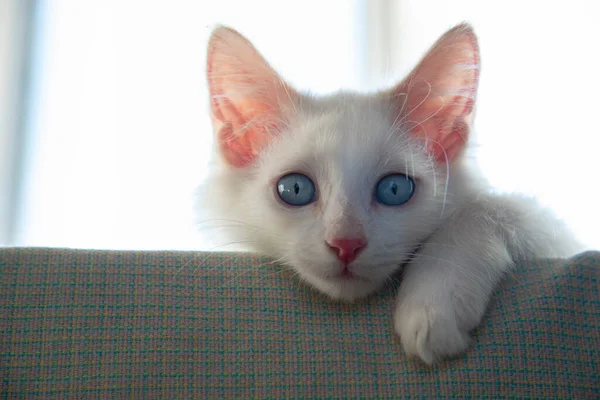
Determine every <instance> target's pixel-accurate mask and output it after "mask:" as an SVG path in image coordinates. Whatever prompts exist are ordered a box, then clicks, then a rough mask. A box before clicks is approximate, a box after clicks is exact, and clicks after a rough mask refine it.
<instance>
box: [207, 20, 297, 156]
mask: <svg viewBox="0 0 600 400" xmlns="http://www.w3.org/2000/svg"><path fill="white" fill-rule="evenodd" d="M207 78H208V86H209V91H210V102H211V114H212V120H213V128H214V130H215V134H216V137H217V140H218V144H219V149H220V152H221V154H222V156H223V157H224V159H225V160H226V161H227V163H229V164H230V165H232V166H234V167H244V166H247V165H249V164H250V163H252V162H253V161H254V160H255V159H256V157H257V156H258V155H259V154H260V151H261V150H262V149H263V148H264V147H265V146H266V145H267V144H268V143H269V141H270V140H271V139H272V138H273V137H274V136H275V135H276V134H277V133H278V132H279V131H280V130H281V128H282V126H284V125H285V124H286V121H285V117H286V110H287V109H289V108H293V103H294V102H296V101H297V94H296V92H295V91H294V90H293V89H292V88H291V87H289V86H288V85H287V84H286V83H285V82H284V81H283V80H282V78H281V77H280V76H279V75H278V74H277V73H276V72H275V71H274V70H273V68H271V66H269V64H268V63H267V62H266V61H265V59H264V58H263V57H262V56H261V55H260V54H259V53H258V51H257V50H256V49H255V48H254V46H252V44H251V43H250V42H249V41H248V40H247V39H246V38H245V37H244V36H242V35H241V34H239V33H238V32H236V31H235V30H233V29H231V28H227V27H218V28H216V29H215V30H214V31H213V33H212V35H211V38H210V40H209V43H208V55H207Z"/></svg>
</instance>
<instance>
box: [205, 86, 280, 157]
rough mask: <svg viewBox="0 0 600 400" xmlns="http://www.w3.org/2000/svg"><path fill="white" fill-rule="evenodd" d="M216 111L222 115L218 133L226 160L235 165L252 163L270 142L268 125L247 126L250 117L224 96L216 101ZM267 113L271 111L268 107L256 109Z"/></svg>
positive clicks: (220, 146)
mask: <svg viewBox="0 0 600 400" xmlns="http://www.w3.org/2000/svg"><path fill="white" fill-rule="evenodd" d="M215 103H216V104H215V105H214V106H215V107H216V108H217V110H215V113H218V114H219V115H220V118H221V121H222V125H221V128H220V130H219V132H218V134H217V138H218V141H219V148H220V149H221V153H222V154H223V156H224V157H225V160H226V161H227V162H228V163H229V164H231V165H232V166H234V167H245V166H247V165H248V164H250V163H252V161H254V159H255V158H256V157H257V156H258V155H259V154H260V150H262V149H263V148H264V147H265V146H266V145H267V144H268V142H269V140H270V137H269V135H268V131H269V129H268V127H267V126H265V125H264V124H263V125H262V126H257V127H254V128H251V127H249V126H245V125H247V124H248V123H250V122H248V119H247V118H244V116H243V114H242V113H241V112H239V111H238V110H237V109H236V108H235V107H234V106H233V104H232V103H231V102H230V101H229V100H227V99H226V98H223V99H221V100H219V101H215ZM253 111H254V112H260V113H262V114H267V113H269V112H270V111H269V110H268V109H267V108H266V106H265V109H264V111H256V109H254V110H253Z"/></svg>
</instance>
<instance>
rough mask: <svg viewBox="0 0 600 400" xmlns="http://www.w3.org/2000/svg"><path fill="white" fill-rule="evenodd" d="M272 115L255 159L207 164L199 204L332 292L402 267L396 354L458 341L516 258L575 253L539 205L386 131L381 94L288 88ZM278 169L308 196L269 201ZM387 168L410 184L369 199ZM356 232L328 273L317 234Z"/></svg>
mask: <svg viewBox="0 0 600 400" xmlns="http://www.w3.org/2000/svg"><path fill="white" fill-rule="evenodd" d="M282 112H284V113H285V114H286V118H285V120H286V121H287V122H286V125H285V128H284V129H283V131H282V132H281V133H280V134H279V135H277V137H276V138H275V139H274V140H273V141H272V142H271V143H270V144H269V146H268V147H267V148H266V149H264V150H263V151H262V152H261V155H260V157H259V158H258V160H257V161H256V162H255V163H253V164H252V165H250V166H248V167H245V168H234V167H231V166H229V165H228V164H227V163H226V162H223V161H219V162H218V163H217V165H216V168H215V171H214V172H213V173H212V174H211V175H210V176H209V178H208V179H207V180H206V182H205V183H204V185H203V188H202V196H201V198H202V200H203V201H202V208H203V210H204V211H205V212H207V213H209V214H210V215H211V218H213V219H214V221H217V222H218V223H219V225H220V226H222V227H223V228H224V230H225V231H226V237H227V242H233V243H242V244H244V245H246V246H247V247H248V249H250V250H253V251H256V252H259V253H261V254H263V255H266V256H268V257H271V258H273V259H276V260H279V262H281V263H282V264H285V265H288V266H291V267H292V268H294V270H295V271H296V272H297V273H298V275H299V276H300V277H301V279H303V280H304V281H306V282H308V283H309V284H311V285H312V286H314V287H315V288H317V289H318V290H320V291H321V292H323V293H325V294H326V295H328V296H329V297H331V298H333V299H339V300H344V301H353V300H355V299H357V298H361V297H364V296H367V295H369V294H370V293H373V292H374V291H376V290H377V289H378V288H380V287H381V286H382V285H383V284H384V283H385V282H386V281H387V280H389V279H390V277H391V276H392V274H394V273H395V272H396V271H398V270H399V268H400V267H401V266H402V265H403V264H405V263H406V264H405V266H404V274H403V279H402V283H401V286H400V289H399V295H398V304H397V308H396V311H395V316H394V326H395V329H396V332H397V333H398V334H400V336H401V338H402V343H403V345H404V348H405V351H406V352H407V353H408V354H410V355H415V356H418V357H420V358H421V359H422V360H423V361H424V362H426V363H432V362H434V361H436V360H438V359H440V358H442V357H444V356H451V355H454V354H458V353H460V352H462V351H464V350H465V349H466V348H467V346H468V343H469V331H471V330H472V329H473V328H475V327H476V326H477V325H478V324H479V322H480V321H481V318H482V316H483V314H484V312H485V310H486V307H487V304H488V301H489V298H490V295H491V293H492V291H493V289H494V288H495V287H496V285H497V284H498V283H499V281H500V280H501V279H502V277H503V276H504V275H505V274H506V273H507V272H508V271H509V270H510V268H511V267H512V266H513V265H514V263H515V262H516V261H517V260H519V259H524V258H536V257H560V256H568V255H570V254H572V253H573V252H574V251H576V250H577V248H575V247H574V246H575V242H574V241H573V240H572V239H571V237H570V235H569V234H568V232H567V230H566V228H565V227H564V226H563V225H561V224H560V223H558V222H557V221H556V219H555V218H554V217H553V216H552V215H551V214H550V213H548V212H546V211H544V210H541V209H540V208H539V207H538V206H537V205H535V204H534V203H532V202H531V201H530V200H527V199H524V198H521V197H519V196H508V195H494V194H492V192H491V190H490V188H489V187H488V185H487V183H486V182H485V180H484V179H482V178H481V177H480V176H479V175H478V170H477V168H475V167H473V166H472V165H470V164H469V162H468V161H469V159H468V158H467V157H466V156H465V155H464V153H463V154H462V155H460V156H459V157H458V158H457V159H455V160H453V162H452V163H451V164H448V165H444V164H441V165H440V164H438V163H436V162H435V160H433V159H432V157H431V156H430V155H429V154H428V153H427V152H426V151H425V147H424V145H423V143H421V142H419V141H417V140H416V139H414V138H413V137H412V136H410V135H409V134H407V133H406V132H404V131H403V130H402V129H401V127H398V126H394V121H395V115H394V107H393V105H392V104H390V102H389V99H388V98H387V97H384V96H382V95H381V94H377V93H376V94H370V95H358V94H352V93H339V94H335V95H332V96H329V97H326V98H313V97H311V96H307V95H302V96H300V97H299V98H297V99H295V100H294V103H293V104H292V105H291V106H288V107H287V109H285V110H283V111H282ZM507 162H509V161H507ZM289 172H299V173H303V174H306V175H307V176H309V177H311V179H312V180H313V181H314V183H315V185H316V187H317V196H318V198H317V201H316V202H314V203H312V204H310V205H307V206H304V207H296V208H291V207H287V206H285V205H284V204H282V202H281V201H280V200H279V199H278V196H277V193H276V191H275V185H276V182H277V180H278V179H279V178H280V177H281V176H283V175H285V174H286V173H289ZM392 172H400V173H405V174H407V175H409V176H411V177H413V179H415V181H416V193H415V195H414V197H413V198H412V199H411V200H410V201H409V203H407V204H406V205H404V206H402V207H385V206H382V205H380V204H378V203H377V202H375V201H374V198H373V193H374V188H375V185H376V183H377V182H378V180H379V179H380V178H381V177H382V176H384V175H387V174H389V173H392ZM359 234H360V235H364V236H365V237H366V238H367V239H368V245H367V247H366V248H365V249H364V251H362V252H361V253H360V254H359V256H358V258H357V259H356V261H355V262H354V263H352V268H353V271H354V273H355V274H356V275H357V276H358V278H357V279H353V280H347V279H341V278H337V277H336V276H337V274H338V272H339V268H340V261H339V260H338V259H337V258H336V257H335V254H334V252H332V250H331V249H330V248H329V246H328V245H327V244H326V242H325V239H326V238H328V237H340V236H341V237H348V236H355V235H359ZM417 248H419V251H418V252H417V253H416V254H415V255H414V256H413V255H412V254H413V253H414V251H415V250H416V249H417Z"/></svg>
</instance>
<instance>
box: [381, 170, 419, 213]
mask: <svg viewBox="0 0 600 400" xmlns="http://www.w3.org/2000/svg"><path fill="white" fill-rule="evenodd" d="M414 193H415V183H414V182H413V180H412V179H410V178H409V177H408V176H406V175H404V174H390V175H387V176H384V177H383V178H381V180H380V181H379V182H378V183H377V186H375V198H376V199H377V201H378V202H379V203H381V204H384V205H386V206H401V205H402V204H404V203H406V202H407V201H408V200H410V198H411V197H412V196H413V194H414Z"/></svg>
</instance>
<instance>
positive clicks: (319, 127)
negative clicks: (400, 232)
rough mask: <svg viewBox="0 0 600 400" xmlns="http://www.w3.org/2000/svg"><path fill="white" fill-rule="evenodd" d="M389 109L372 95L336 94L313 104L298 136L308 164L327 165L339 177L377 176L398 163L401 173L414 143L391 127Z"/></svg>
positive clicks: (399, 127)
mask: <svg viewBox="0 0 600 400" xmlns="http://www.w3.org/2000/svg"><path fill="white" fill-rule="evenodd" d="M390 108H391V107H390V105H389V103H387V102H385V101H384V100H382V99H381V98H379V97H376V96H357V95H352V94H346V95H344V94H338V95H336V96H335V97H332V98H329V99H324V100H322V101H319V102H318V103H317V104H316V105H315V108H314V110H312V111H313V112H311V113H309V114H308V115H307V116H306V117H305V118H304V122H303V123H301V124H300V131H299V135H298V136H300V137H303V136H304V139H303V140H304V141H306V142H305V143H306V146H307V147H309V148H310V149H311V152H310V157H311V158H312V160H311V161H312V162H316V163H324V162H325V163H328V164H329V165H330V167H331V169H333V170H335V171H336V172H337V173H340V174H344V175H346V174H350V175H352V176H361V175H364V174H365V173H368V174H373V173H376V174H377V173H380V171H379V170H384V169H389V168H392V169H398V168H400V167H401V165H399V164H402V168H400V169H402V170H404V165H405V161H407V157H406V156H407V153H410V154H411V155H412V153H413V152H412V150H413V149H412V148H411V146H412V147H414V143H413V142H412V141H411V140H410V139H409V138H408V137H407V134H406V132H403V131H402V129H401V125H400V126H396V125H395V122H397V121H394V120H393V118H392V117H393V114H392V112H391V109H390ZM315 110H316V111H315ZM340 178H342V177H340Z"/></svg>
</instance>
